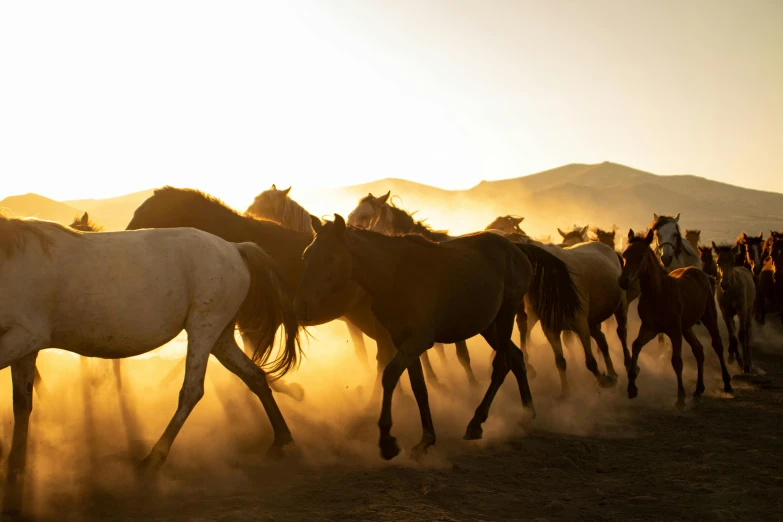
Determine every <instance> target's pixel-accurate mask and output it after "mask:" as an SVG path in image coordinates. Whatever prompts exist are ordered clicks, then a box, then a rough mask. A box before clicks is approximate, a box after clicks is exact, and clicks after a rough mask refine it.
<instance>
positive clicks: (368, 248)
mask: <svg viewBox="0 0 783 522" xmlns="http://www.w3.org/2000/svg"><path fill="white" fill-rule="evenodd" d="M313 227H314V228H315V229H316V237H315V240H314V241H313V243H312V244H311V245H310V246H309V247H308V248H307V250H306V251H305V253H304V259H305V263H306V266H307V268H306V270H305V274H304V276H303V277H302V282H301V284H300V285H299V290H298V292H297V296H296V309H297V313H298V314H299V316H300V317H301V318H303V319H304V320H307V319H308V318H309V317H310V316H311V314H312V313H314V311H316V310H318V309H319V308H320V306H321V302H322V301H323V300H324V299H327V298H328V297H329V296H330V295H331V294H332V293H333V292H334V291H335V290H336V289H339V288H340V287H341V286H342V285H344V284H345V283H346V282H348V281H355V282H356V283H358V284H359V285H361V286H362V288H364V289H365V290H366V291H367V292H368V293H369V294H370V295H371V296H372V298H373V301H372V309H373V311H374V312H375V314H376V317H377V318H378V320H379V321H380V322H381V323H382V324H383V325H384V326H385V327H386V329H387V330H388V331H389V332H390V333H391V336H392V338H393V339H394V344H395V346H396V347H397V353H396V355H395V356H394V358H393V359H392V361H391V362H390V363H389V365H388V366H387V367H386V369H385V370H384V372H383V406H382V409H381V417H380V420H379V422H378V426H379V427H380V431H381V437H380V444H379V445H380V448H381V455H382V456H383V457H384V458H385V459H391V458H393V457H395V456H396V455H397V454H398V453H399V447H398V446H397V442H396V440H395V438H394V437H393V436H392V435H391V427H392V416H391V399H392V391H393V390H394V388H395V387H396V385H397V382H398V380H399V378H400V376H401V375H402V372H403V371H405V370H406V369H407V370H408V375H409V377H410V380H411V387H412V388H413V392H414V395H415V397H416V402H417V403H418V405H419V410H420V413H421V420H422V428H423V434H422V440H421V442H420V443H419V444H417V445H416V447H415V448H414V449H413V455H414V456H419V455H421V454H423V453H424V452H426V451H427V448H428V447H429V446H431V445H432V444H434V443H435V430H434V427H433V423H432V417H431V414H430V409H429V400H428V398H427V388H426V385H425V383H424V376H423V373H422V368H421V363H420V361H419V356H420V355H421V354H422V353H424V352H425V351H426V350H428V349H429V348H431V347H432V345H433V344H434V343H435V342H441V343H454V342H457V341H461V340H465V339H468V338H470V337H473V336H475V335H478V334H481V335H482V336H483V337H484V339H486V341H487V343H489V345H490V346H491V347H492V348H493V349H494V350H495V351H496V352H497V354H496V356H495V358H494V360H493V370H492V382H491V383H490V385H489V388H488V390H487V393H486V395H485V397H484V400H483V401H482V403H481V404H480V405H479V407H478V408H477V409H476V413H475V415H474V416H473V419H472V420H471V421H470V423H469V424H468V428H467V431H466V434H465V438H466V439H478V438H481V436H482V429H481V425H482V423H483V422H484V421H485V420H486V419H487V416H488V413H489V407H490V405H491V404H492V400H493V399H494V397H495V394H496V393H497V391H498V389H499V388H500V385H501V384H502V383H503V380H504V379H505V377H506V374H507V373H508V371H509V369H510V370H511V371H513V372H514V375H515V376H516V378H517V383H518V385H519V390H520V394H521V396H522V403H523V405H524V406H525V407H526V408H528V409H529V411H530V412H531V413H532V414H533V415H534V414H535V410H534V409H533V399H532V396H531V394H530V387H529V385H528V382H527V375H526V371H525V364H524V359H523V356H522V352H521V351H520V350H519V348H517V347H516V346H515V345H514V343H513V342H512V341H511V331H512V329H513V326H514V316H515V315H516V313H517V309H518V307H519V303H520V302H521V300H522V298H523V297H524V295H525V294H526V293H527V292H528V291H530V293H531V295H533V296H535V299H534V302H535V303H537V305H538V309H537V313H538V314H544V315H542V316H541V318H542V322H543V323H545V324H548V325H550V326H551V327H555V328H556V327H558V326H559V325H560V324H562V323H563V322H564V321H566V320H567V319H568V318H569V317H572V316H573V315H574V313H575V312H576V310H578V308H579V299H578V295H577V293H576V289H575V287H574V286H573V282H572V281H571V278H570V276H569V274H568V270H567V268H566V267H565V265H563V263H561V262H560V261H558V260H557V259H555V258H553V257H552V256H551V255H548V254H547V253H546V252H544V251H543V250H541V249H539V248H536V247H534V246H531V245H514V244H513V243H511V242H510V241H508V240H507V239H505V238H503V237H501V236H499V235H496V234H488V233H477V234H471V235H467V236H462V237H459V238H456V239H453V240H451V241H444V242H442V243H436V242H432V241H429V240H427V239H426V238H424V237H422V236H420V235H406V236H385V235H383V234H379V233H377V232H372V231H369V230H362V229H357V228H346V224H345V221H344V220H343V218H342V217H341V216H339V215H335V220H334V222H333V223H327V224H325V225H323V226H321V223H320V221H319V220H313ZM525 250H526V251H528V255H524V254H523V253H522V251H525ZM531 258H532V259H535V260H536V264H535V266H533V265H532V264H531Z"/></svg>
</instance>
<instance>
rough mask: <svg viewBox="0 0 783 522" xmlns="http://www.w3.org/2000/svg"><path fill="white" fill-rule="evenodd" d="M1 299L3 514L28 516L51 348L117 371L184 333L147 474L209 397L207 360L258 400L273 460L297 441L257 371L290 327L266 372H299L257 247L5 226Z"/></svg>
mask: <svg viewBox="0 0 783 522" xmlns="http://www.w3.org/2000/svg"><path fill="white" fill-rule="evenodd" d="M33 283H34V284H33ZM0 288H2V289H3V296H4V299H3V300H2V302H0V368H5V367H8V366H11V376H12V382H13V402H14V432H13V441H12V445H11V452H10V454H9V457H8V475H7V482H6V494H5V498H4V508H6V509H7V510H17V509H19V507H20V506H21V498H22V493H23V486H24V480H23V473H24V470H25V466H26V453H27V434H28V426H29V420H30V413H31V411H32V406H33V403H32V398H33V397H32V393H33V379H34V375H35V362H36V358H37V356H38V352H39V351H40V350H42V349H45V348H60V349H63V350H67V351H71V352H74V353H76V354H79V355H82V356H86V357H101V358H107V359H117V358H125V357H133V356H136V355H139V354H142V353H146V352H149V351H151V350H154V349H156V348H157V347H159V346H161V345H163V344H165V343H167V342H168V341H170V340H171V339H173V338H174V337H175V336H176V335H177V334H179V332H180V331H182V330H183V329H184V330H185V331H186V332H187V334H188V354H187V360H188V365H187V369H186V372H185V380H184V383H183V386H182V389H181V391H180V396H179V404H178V406H177V410H176V413H175V414H174V415H173V417H172V419H171V421H170V422H169V424H168V426H167V428H166V430H165V431H164V433H163V435H161V437H160V439H158V441H157V443H156V444H155V445H154V446H153V448H152V450H151V451H150V453H149V454H148V456H147V457H146V459H145V460H144V462H143V466H144V468H145V469H147V470H154V469H157V468H158V467H159V466H160V465H162V464H163V462H164V461H165V460H166V457H167V455H168V453H169V451H170V449H171V446H172V444H173V442H174V439H175V437H176V435H177V433H178V432H179V431H180V429H181V428H182V425H183V424H184V422H185V420H186V419H187V417H188V415H189V414H190V412H191V411H192V410H193V407H194V406H195V405H196V403H197V402H198V401H199V399H200V398H201V397H202V395H203V393H204V377H205V373H206V368H207V360H208V359H209V355H210V354H212V355H214V356H215V357H216V358H217V359H218V361H220V362H221V363H222V364H223V365H224V366H225V367H226V368H227V369H229V370H230V371H231V372H233V373H234V374H236V375H237V376H239V377H240V378H241V379H242V380H243V381H244V382H245V384H247V386H248V387H249V388H250V389H251V390H252V391H253V392H255V393H256V395H258V397H259V399H260V400H261V402H262V404H263V406H264V408H265V409H266V412H267V415H268V417H269V420H270V422H271V423H272V427H273V429H274V442H273V444H272V447H271V448H270V452H271V453H273V454H277V453H279V452H282V448H283V446H284V445H286V444H288V443H290V442H292V441H293V438H292V437H291V432H290V431H289V429H288V427H287V425H286V423H285V420H284V419H283V416H282V414H281V413H280V410H279V408H278V407H277V405H276V404H275V401H274V398H273V397H272V394H271V392H270V390H269V386H268V385H267V381H266V374H265V372H264V371H263V370H262V369H261V367H260V366H257V365H256V364H254V362H253V361H255V362H256V363H258V364H259V365H264V364H265V363H267V362H269V361H268V359H269V356H270V353H271V350H272V347H273V344H274V339H275V333H276V331H277V328H278V326H279V325H280V324H283V326H284V328H285V340H284V347H283V350H282V353H281V355H280V356H279V357H278V358H277V359H276V360H274V361H271V365H272V367H271V369H270V371H272V372H276V373H278V374H284V373H285V372H287V371H288V370H290V369H292V368H293V367H295V366H296V364H297V360H298V357H299V337H298V335H299V334H298V322H297V319H296V315H295V313H294V309H293V306H292V299H291V297H292V296H291V293H290V291H289V290H288V288H287V285H286V283H285V281H284V279H283V277H282V275H281V274H280V272H279V270H278V269H277V267H276V265H275V263H274V261H272V259H271V258H270V257H269V256H268V255H267V254H266V253H265V252H264V251H263V250H261V249H260V248H259V247H258V246H256V245H253V244H249V243H242V244H233V243H229V242H227V241H224V240H222V239H220V238H218V237H216V236H213V235H211V234H208V233H205V232H202V231H198V230H191V229H176V230H143V231H137V232H103V233H93V234H83V233H81V232H79V231H76V230H73V229H70V228H67V227H64V226H62V225H60V224H57V223H53V222H48V221H38V220H32V219H30V220H24V219H12V218H6V217H0ZM235 325H240V326H241V327H242V328H243V329H245V330H249V331H253V332H256V333H257V336H258V338H259V340H260V342H259V344H258V345H257V348H256V351H255V352H254V354H253V361H251V359H250V358H248V357H247V356H246V355H245V354H244V353H242V351H241V350H240V349H239V348H238V347H237V345H236V342H235V341H234V327H235Z"/></svg>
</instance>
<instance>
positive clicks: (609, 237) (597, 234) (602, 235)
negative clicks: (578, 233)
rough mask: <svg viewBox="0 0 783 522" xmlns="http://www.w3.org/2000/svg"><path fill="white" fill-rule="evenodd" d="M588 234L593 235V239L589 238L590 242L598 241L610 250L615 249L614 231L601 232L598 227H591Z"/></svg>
mask: <svg viewBox="0 0 783 522" xmlns="http://www.w3.org/2000/svg"><path fill="white" fill-rule="evenodd" d="M590 232H591V233H592V234H593V237H591V238H590V241H598V242H599V243H603V244H604V245H606V246H608V247H609V248H611V249H612V250H614V249H615V232H616V231H615V229H614V228H612V230H611V231H607V230H603V229H600V228H598V227H593V228H591V229H590Z"/></svg>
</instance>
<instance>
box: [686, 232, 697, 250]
mask: <svg viewBox="0 0 783 522" xmlns="http://www.w3.org/2000/svg"><path fill="white" fill-rule="evenodd" d="M685 240H686V241H688V243H690V244H691V246H692V247H693V249H694V250H698V249H699V242H700V241H701V230H699V229H698V228H686V229H685Z"/></svg>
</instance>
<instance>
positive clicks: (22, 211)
mask: <svg viewBox="0 0 783 522" xmlns="http://www.w3.org/2000/svg"><path fill="white" fill-rule="evenodd" d="M0 208H2V209H5V210H7V211H8V212H9V214H10V215H11V216H14V217H36V218H38V219H45V220H47V221H57V222H60V223H65V224H66V225H67V224H70V223H71V222H73V218H74V217H76V216H80V215H81V213H82V212H83V210H81V207H78V206H72V205H68V204H66V203H62V202H60V201H55V200H53V199H49V198H47V197H44V196H39V195H38V194H32V193H30V194H24V195H21V196H9V197H7V198H5V199H4V200H2V201H0Z"/></svg>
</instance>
